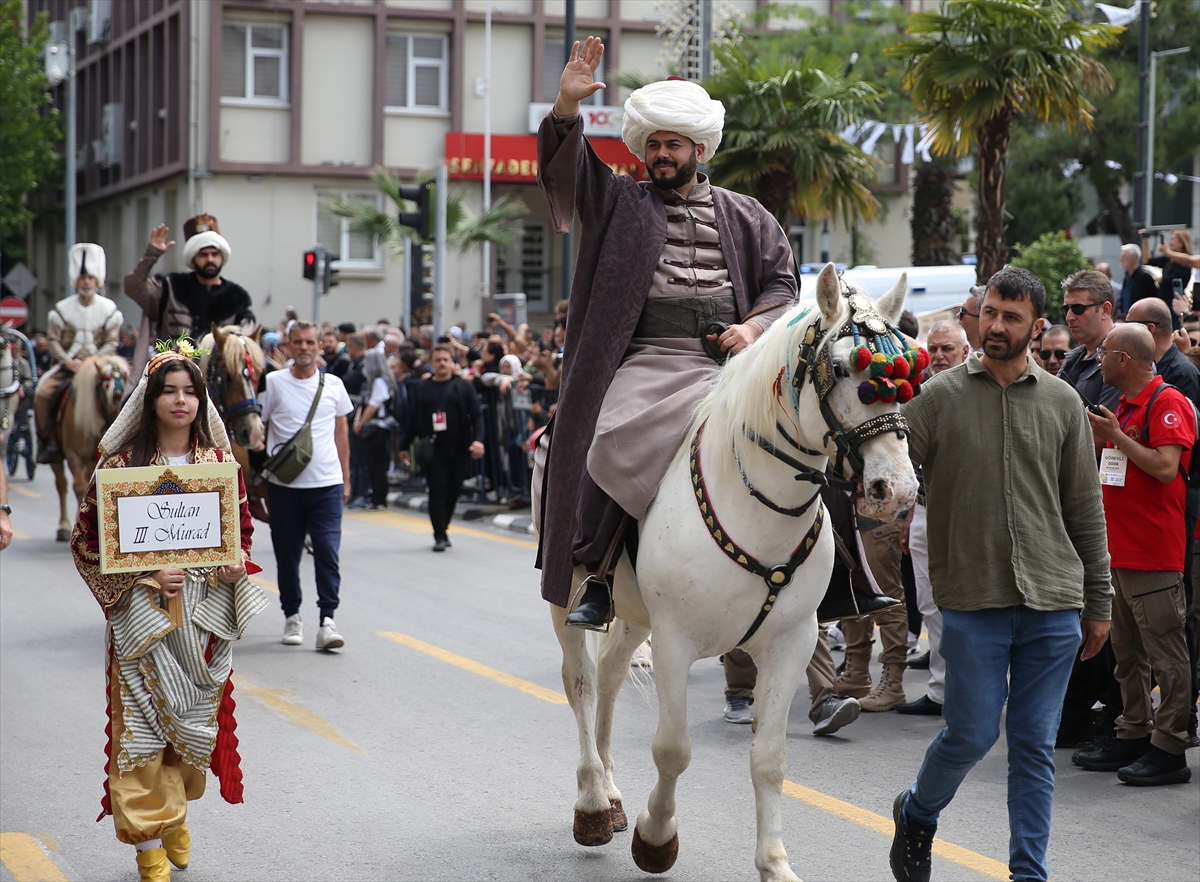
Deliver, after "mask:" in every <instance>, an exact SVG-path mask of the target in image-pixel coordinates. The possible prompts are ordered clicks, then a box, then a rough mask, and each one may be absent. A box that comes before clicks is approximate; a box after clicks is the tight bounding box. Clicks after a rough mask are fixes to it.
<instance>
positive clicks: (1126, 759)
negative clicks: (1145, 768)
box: [1072, 735, 1150, 772]
mask: <svg viewBox="0 0 1200 882" xmlns="http://www.w3.org/2000/svg"><path fill="white" fill-rule="evenodd" d="M1149 749H1150V736H1149V735H1147V736H1146V737H1145V738H1114V739H1113V740H1112V741H1109V742H1108V743H1107V744H1105V745H1104V746H1103V747H1101V748H1100V749H1099V750H1094V751H1090V752H1087V753H1083V754H1081V755H1080V757H1079V759H1078V760H1075V758H1074V757H1072V760H1073V761H1074V762H1075V765H1077V766H1079V767H1080V768H1082V769H1087V770H1088V771H1089V772H1115V771H1116V770H1117V769H1120V768H1121V767H1123V766H1127V765H1129V764H1130V763H1132V762H1133V761H1135V760H1137V759H1140V758H1141V757H1142V755H1143V754H1145V753H1146V751H1147V750H1149Z"/></svg>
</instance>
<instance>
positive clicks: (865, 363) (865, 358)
mask: <svg viewBox="0 0 1200 882" xmlns="http://www.w3.org/2000/svg"><path fill="white" fill-rule="evenodd" d="M851 357H852V358H853V360H854V369H855V370H856V371H865V370H866V369H867V368H869V367H870V366H871V350H870V349H868V348H867V347H866V346H859V347H857V348H856V349H855V350H854V353H853V355H852V356H851Z"/></svg>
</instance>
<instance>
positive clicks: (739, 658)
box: [725, 628, 837, 723]
mask: <svg viewBox="0 0 1200 882" xmlns="http://www.w3.org/2000/svg"><path fill="white" fill-rule="evenodd" d="M757 681H758V668H757V667H755V665H754V659H753V658H751V657H750V653H748V652H746V650H744V649H731V650H729V652H727V653H725V697H726V698H735V697H736V698H748V699H750V700H751V701H753V700H754V684H755V683H756V682H757ZM836 683H837V669H836V668H835V667H834V666H833V654H832V653H830V651H829V637H828V636H827V635H826V633H825V629H824V628H821V629H820V630H819V632H818V633H817V645H816V647H815V648H814V649H813V657H812V661H810V662H809V663H808V694H809V697H810V698H811V699H812V707H810V708H809V711H808V718H809V719H810V720H812V721H813V722H814V723H815V722H817V720H818V719H820V716H821V705H822V704H824V703H825V699H827V698H829V696H831V695H834V694H836V689H835V684H836Z"/></svg>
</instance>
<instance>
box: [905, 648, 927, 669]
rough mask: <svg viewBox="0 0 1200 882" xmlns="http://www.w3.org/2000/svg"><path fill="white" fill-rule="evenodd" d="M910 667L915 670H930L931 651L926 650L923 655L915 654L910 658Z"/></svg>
mask: <svg viewBox="0 0 1200 882" xmlns="http://www.w3.org/2000/svg"><path fill="white" fill-rule="evenodd" d="M908 667H909V668H910V669H911V670H914V671H928V670H929V651H928V650H926V651H925V652H924V653H922V654H921V655H916V656H913V657H912V658H910V659H909V660H908Z"/></svg>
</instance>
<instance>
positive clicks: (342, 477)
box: [259, 321, 354, 649]
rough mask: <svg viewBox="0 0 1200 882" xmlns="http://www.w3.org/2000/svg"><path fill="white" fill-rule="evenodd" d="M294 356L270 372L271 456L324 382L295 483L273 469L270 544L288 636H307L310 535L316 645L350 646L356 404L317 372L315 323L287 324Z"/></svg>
mask: <svg viewBox="0 0 1200 882" xmlns="http://www.w3.org/2000/svg"><path fill="white" fill-rule="evenodd" d="M288 347H289V348H290V349H291V352H292V362H291V364H290V365H289V366H288V367H287V368H284V369H283V370H278V371H274V372H272V373H270V374H267V388H266V391H265V392H264V393H263V394H262V396H261V397H260V398H259V400H260V401H261V402H262V408H263V414H262V418H263V422H264V423H266V424H267V454H268V455H272V454H274V453H275V452H276V451H277V450H279V448H280V447H282V446H283V445H284V444H286V443H287V442H288V441H289V440H290V439H291V438H292V437H293V436H294V435H295V434H296V433H297V432H299V431H300V430H301V428H303V426H304V421H305V419H306V418H307V416H308V412H309V409H310V408H311V407H312V404H313V398H314V396H316V395H317V392H318V389H320V395H321V399H320V401H319V402H318V403H317V409H316V412H315V413H314V414H313V419H312V441H313V444H312V447H313V458H312V461H311V462H309V464H308V465H307V466H305V468H304V471H302V472H300V474H299V475H298V476H297V477H296V478H295V480H293V481H292V482H291V483H290V484H285V483H283V482H282V481H280V480H279V479H278V478H276V477H274V476H273V475H272V476H269V481H270V483H269V485H268V491H269V493H270V497H269V498H270V503H271V522H270V523H271V544H272V545H273V546H274V548H275V564H276V570H277V573H278V579H279V602H280V605H281V606H282V607H283V615H284V616H285V621H284V626H283V642H284V643H285V644H286V645H288V646H299V645H300V644H301V643H303V642H304V634H303V631H302V630H301V623H300V603H301V601H302V595H301V592H300V560H301V558H303V556H304V537H305V536H306V535H307V536H309V537H311V538H312V550H313V560H314V567H315V569H316V577H317V608H318V609H319V610H320V619H319V621H320V623H321V626H320V628H319V630H318V631H317V649H339V648H341V647H342V646H343V645H345V640H343V639H342V635H341V634H339V633H338V632H337V626H336V625H335V624H334V621H333V615H334V612H335V611H336V610H337V608H338V589H339V588H340V587H341V574H340V572H339V571H338V551H339V548H340V546H341V541H342V506H343V505H345V503H346V500H347V499H349V497H350V440H349V429H348V425H347V417H348V416H349V415H350V413H351V412H352V411H353V410H354V407H353V405H352V404H351V403H350V396H349V395H348V394H347V393H346V387H345V386H343V385H342V381H341V380H340V379H338V378H337V377H335V376H333V375H332V374H329V373H320V372H318V371H317V353H318V352H319V351H320V343H319V342H318V338H317V326H316V325H314V324H313V323H312V322H308V321H297V322H294V323H293V324H292V326H291V328H289V329H288Z"/></svg>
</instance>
